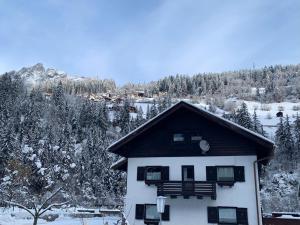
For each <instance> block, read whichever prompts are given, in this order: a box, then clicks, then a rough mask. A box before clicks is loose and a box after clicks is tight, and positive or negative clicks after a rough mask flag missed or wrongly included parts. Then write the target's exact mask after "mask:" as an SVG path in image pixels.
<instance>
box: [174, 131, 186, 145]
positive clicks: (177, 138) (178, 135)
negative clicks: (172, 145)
mask: <svg viewBox="0 0 300 225" xmlns="http://www.w3.org/2000/svg"><path fill="white" fill-rule="evenodd" d="M173 142H176V143H180V142H184V134H182V133H176V134H173Z"/></svg>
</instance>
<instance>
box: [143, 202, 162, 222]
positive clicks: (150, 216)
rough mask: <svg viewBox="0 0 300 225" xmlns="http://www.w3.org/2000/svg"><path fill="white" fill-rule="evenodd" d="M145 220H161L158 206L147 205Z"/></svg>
mask: <svg viewBox="0 0 300 225" xmlns="http://www.w3.org/2000/svg"><path fill="white" fill-rule="evenodd" d="M145 210H146V212H145V220H156V221H159V220H160V215H159V213H158V212H157V207H156V205H145Z"/></svg>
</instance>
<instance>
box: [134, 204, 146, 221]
mask: <svg viewBox="0 0 300 225" xmlns="http://www.w3.org/2000/svg"><path fill="white" fill-rule="evenodd" d="M144 209H145V206H144V205H143V204H136V205H135V219H137V220H143V219H144Z"/></svg>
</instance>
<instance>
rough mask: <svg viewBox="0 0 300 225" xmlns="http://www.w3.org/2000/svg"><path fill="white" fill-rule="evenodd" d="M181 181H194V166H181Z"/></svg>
mask: <svg viewBox="0 0 300 225" xmlns="http://www.w3.org/2000/svg"><path fill="white" fill-rule="evenodd" d="M182 181H194V166H182Z"/></svg>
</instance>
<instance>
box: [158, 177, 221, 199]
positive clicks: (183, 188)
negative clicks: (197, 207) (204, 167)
mask: <svg viewBox="0 0 300 225" xmlns="http://www.w3.org/2000/svg"><path fill="white" fill-rule="evenodd" d="M156 186H157V196H170V197H171V198H172V197H173V198H176V197H178V196H183V197H184V198H189V197H190V196H196V197H197V198H199V199H201V198H203V197H211V199H213V200H215V199H216V198H217V194H216V183H215V182H210V181H161V182H159V183H156Z"/></svg>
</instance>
